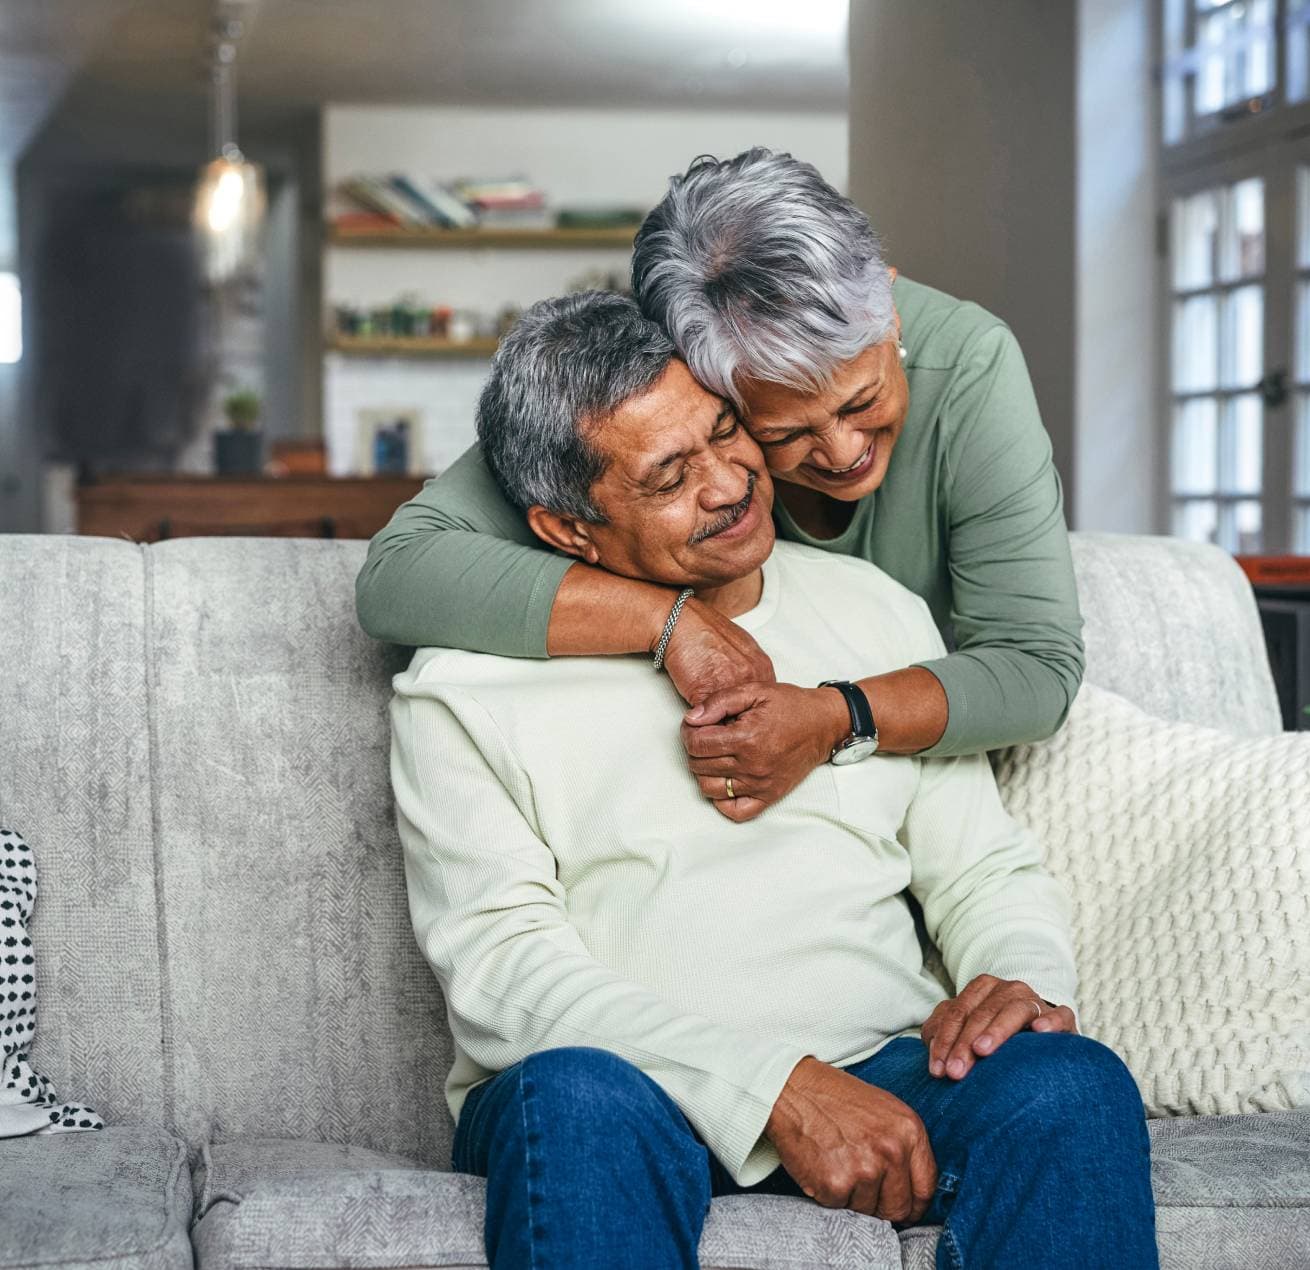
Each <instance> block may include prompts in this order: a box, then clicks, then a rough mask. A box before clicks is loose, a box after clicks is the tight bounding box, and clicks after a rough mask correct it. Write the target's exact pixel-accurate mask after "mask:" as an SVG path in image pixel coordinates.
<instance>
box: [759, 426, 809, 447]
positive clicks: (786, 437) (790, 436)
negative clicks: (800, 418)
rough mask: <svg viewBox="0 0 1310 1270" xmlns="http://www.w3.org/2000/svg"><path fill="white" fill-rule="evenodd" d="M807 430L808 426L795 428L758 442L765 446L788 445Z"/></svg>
mask: <svg viewBox="0 0 1310 1270" xmlns="http://www.w3.org/2000/svg"><path fill="white" fill-rule="evenodd" d="M808 431H809V429H808V428H796V429H795V430H794V431H792V432H784V433H783V434H782V435H781V436H777V437H770V438H769V439H768V440H767V441H760V442H759V444H760V445H765V446H775V445H789V444H790V443H791V442H793V441H795V440H796V438H797V437H803V436H804V435H805V434H806V432H808Z"/></svg>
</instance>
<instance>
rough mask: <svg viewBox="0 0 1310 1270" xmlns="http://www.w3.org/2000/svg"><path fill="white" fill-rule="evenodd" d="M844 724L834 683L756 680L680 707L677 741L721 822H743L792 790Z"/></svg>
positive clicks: (847, 726)
mask: <svg viewBox="0 0 1310 1270" xmlns="http://www.w3.org/2000/svg"><path fill="white" fill-rule="evenodd" d="M850 730H851V718H850V712H849V711H848V710H847V708H846V702H845V700H844V698H843V697H842V695H841V693H839V692H837V691H836V690H835V689H833V688H798V687H797V686H796V685H795V684H780V683H758V682H757V683H747V684H741V685H739V686H737V687H735V688H727V689H724V690H723V691H721V692H716V693H713V694H712V695H711V696H709V697H707V698H706V699H705V701H703V702H702V703H701V705H700V706H699V707H696V708H693V709H692V710H690V711H688V713H687V714H685V715H684V716H683V724H682V744H683V748H684V749H686V751H687V756H688V758H689V759H690V767H691V770H692V774H693V775H694V776H695V777H696V782H697V784H699V785H700V789H701V793H702V794H704V795H705V797H706V798H708V799H710V800H711V801H712V802H713V803H714V807H715V810H716V811H719V812H721V813H722V814H723V815H725V816H726V817H727V818H728V819H729V820H735V821H743V820H752V819H754V818H755V817H756V816H758V815H759V814H760V812H762V811H763V810H764V809H765V808H766V807H768V806H769V805H770V804H771V803H776V802H777V801H778V799H780V798H782V797H783V795H785V794H788V793H790V792H791V791H792V790H793V789H795V788H796V786H797V785H799V784H800V783H801V781H803V780H804V779H805V778H806V777H807V776H808V775H809V774H810V773H811V772H812V771H813V770H814V769H815V768H816V767H818V765H819V764H820V763H823V762H826V761H827V758H828V756H829V755H830V754H831V753H832V747H833V746H834V745H836V744H837V742H838V741H839V740H840V739H841V738H842V737H844V736H847V735H849V733H850ZM729 781H731V782H732V786H731V794H730V793H729V786H728V782H729Z"/></svg>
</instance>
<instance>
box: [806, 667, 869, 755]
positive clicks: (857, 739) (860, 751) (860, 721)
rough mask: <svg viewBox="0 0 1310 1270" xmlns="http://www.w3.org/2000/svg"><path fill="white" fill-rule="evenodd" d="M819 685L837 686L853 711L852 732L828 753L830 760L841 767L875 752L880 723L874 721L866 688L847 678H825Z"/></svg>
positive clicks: (824, 686) (825, 686) (847, 706)
mask: <svg viewBox="0 0 1310 1270" xmlns="http://www.w3.org/2000/svg"><path fill="white" fill-rule="evenodd" d="M819 687H820V688H836V689H837V691H838V692H840V693H841V695H842V696H843V697H845V698H846V708H847V709H848V710H849V711H850V712H851V734H850V736H848V737H847V738H846V739H845V740H844V741H839V742H838V743H837V748H836V749H834V750H833V752H832V753H831V754H829V755H828V762H829V763H835V764H836V765H837V766H838V767H840V766H843V765H844V764H846V763H858V762H859V761H860V760H861V759H862V758H868V757H869V755H870V754H873V753H875V752H876V751H877V749H878V725H877V724H876V723H874V721H873V711H872V710H870V709H869V698H868V697H866V696H865V695H864V690H863V689H862V688H860V687H858V686H857V685H856V684H853V683H851V682H850V681H849V680H847V679H825V680H824V681H823V682H822V683H821V684H820V685H819Z"/></svg>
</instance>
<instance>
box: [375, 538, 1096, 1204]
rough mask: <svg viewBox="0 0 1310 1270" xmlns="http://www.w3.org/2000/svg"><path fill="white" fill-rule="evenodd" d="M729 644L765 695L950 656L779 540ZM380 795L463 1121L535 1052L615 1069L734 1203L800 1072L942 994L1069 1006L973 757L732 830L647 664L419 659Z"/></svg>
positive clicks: (876, 779)
mask: <svg viewBox="0 0 1310 1270" xmlns="http://www.w3.org/2000/svg"><path fill="white" fill-rule="evenodd" d="M736 621H737V622H738V623H739V624H740V625H741V626H743V627H745V628H746V629H747V630H749V631H750V632H751V633H752V634H753V635H754V637H755V638H756V639H757V640H758V641H759V643H760V645H761V647H763V648H764V650H765V651H766V652H767V653H768V654H769V655H770V656H771V657H772V658H773V662H774V666H775V669H776V671H777V675H778V678H779V679H780V680H787V681H790V682H793V683H799V684H815V683H818V682H819V680H821V679H835V678H850V679H855V678H859V677H862V676H866V675H871V674H877V673H880V672H882V671H886V670H892V669H895V668H897V667H902V666H906V665H909V664H911V663H913V662H916V661H921V660H927V659H931V658H933V657H937V656H940V655H941V654H942V651H943V645H942V641H941V638H940V636H939V634H938V632H937V630H936V628H935V626H934V625H933V622H932V618H931V616H930V615H929V612H928V609H927V606H926V605H925V604H924V603H923V602H922V601H921V600H920V599H919V598H918V597H917V596H915V595H913V594H911V593H910V592H909V591H907V590H906V589H905V588H903V587H901V586H900V585H899V584H898V583H896V582H894V581H893V580H892V579H891V578H889V577H888V576H887V575H886V574H884V573H882V572H881V571H880V570H878V569H877V568H875V567H874V566H873V565H870V564H868V563H866V562H864V561H861V560H855V559H851V558H849V557H845V556H837V555H831V554H828V553H826V552H821V551H817V550H814V549H812V548H809V547H802V546H797V545H793V544H787V543H779V544H778V545H777V547H776V548H775V550H774V552H773V555H772V556H771V557H770V558H769V560H768V561H767V562H766V563H765V566H764V585H763V591H762V595H761V598H760V602H759V604H758V605H757V606H756V607H755V608H753V609H752V610H750V611H749V612H748V613H745V614H743V615H742V616H740V617H738V618H737V619H736ZM394 687H395V696H394V697H393V700H392V726H393V745H392V763H391V768H392V782H393V785H394V788H395V794H396V803H397V809H398V821H399V827H400V834H401V839H402V842H403V844H404V848H405V867H406V877H407V881H408V886H409V902H410V913H411V917H412V919H413V923H414V930H415V933H416V935H417V937H418V941H419V944H420V946H421V947H422V949H423V952H424V954H425V956H426V957H427V959H428V961H429V963H430V964H431V966H432V968H433V970H434V971H435V973H436V975H437V978H438V979H439V981H440V983H441V987H442V989H443V991H444V993H445V996H446V1002H447V1008H448V1012H449V1020H450V1025H451V1029H452V1032H453V1034H454V1040H455V1063H454V1066H453V1068H452V1069H451V1072H450V1075H449V1077H448V1079H447V1082H446V1097H447V1101H448V1103H449V1106H450V1110H451V1114H452V1115H454V1116H455V1117H456V1118H458V1116H459V1111H460V1107H461V1106H462V1105H463V1101H464V1096H465V1094H466V1093H467V1092H468V1090H469V1088H470V1087H471V1086H473V1085H475V1084H477V1083H478V1082H479V1081H481V1080H484V1079H486V1078H487V1077H488V1076H490V1075H492V1074H494V1073H495V1072H497V1071H500V1070H502V1069H504V1068H505V1067H508V1066H510V1065H511V1064H513V1063H515V1062H517V1061H518V1060H519V1059H522V1058H524V1057H526V1056H527V1055H529V1054H532V1053H534V1052H536V1051H538V1050H543V1049H550V1048H554V1047H557V1046H565V1045H591V1046H598V1047H600V1048H603V1049H607V1050H610V1051H612V1052H613V1053H616V1054H618V1055H620V1056H621V1057H623V1058H625V1059H627V1060H628V1061H630V1062H632V1063H634V1064H636V1065H637V1066H638V1067H640V1068H641V1069H642V1070H643V1071H644V1072H646V1073H647V1074H648V1075H649V1076H650V1077H651V1078H652V1079H653V1080H655V1081H656V1082H658V1083H659V1085H660V1086H661V1087H662V1088H663V1089H664V1090H665V1091H666V1092H667V1093H668V1094H669V1095H670V1097H671V1098H673V1100H674V1101H675V1102H676V1103H677V1105H678V1106H679V1107H680V1108H681V1109H682V1111H683V1112H684V1114H685V1115H686V1116H687V1118H688V1120H689V1121H690V1122H691V1123H692V1124H693V1125H694V1126H695V1128H696V1129H697V1131H698V1132H699V1133H700V1135H701V1136H702V1137H703V1138H704V1140H705V1141H706V1143H707V1144H708V1145H709V1147H710V1149H711V1150H713V1151H714V1153H715V1154H716V1155H717V1156H718V1158H719V1159H720V1160H721V1161H722V1162H723V1164H724V1165H725V1167H726V1168H727V1169H728V1170H729V1172H731V1174H732V1175H733V1176H734V1177H735V1178H736V1179H737V1181H738V1182H739V1183H740V1184H742V1185H746V1186H749V1185H752V1184H753V1183H755V1182H758V1181H760V1180H762V1179H763V1178H764V1177H766V1176H767V1175H768V1174H769V1173H771V1172H772V1171H773V1170H774V1169H775V1168H776V1167H777V1165H778V1163H779V1160H778V1156H777V1153H776V1152H775V1151H774V1149H773V1147H772V1144H771V1143H770V1142H769V1141H768V1139H767V1138H765V1137H763V1136H762V1131H763V1128H764V1125H765V1123H766V1122H767V1120H768V1118H769V1114H770V1112H771V1110H772V1108H773V1104H774V1101H775V1100H776V1098H777V1096H778V1094H779V1093H780V1092H781V1090H782V1088H783V1086H784V1085H785V1084H786V1082H787V1078H788V1076H789V1075H790V1074H791V1071H792V1068H793V1067H794V1066H795V1065H796V1063H797V1062H799V1061H800V1059H801V1058H803V1057H804V1056H805V1055H807V1054H812V1055H814V1056H815V1057H816V1058H819V1059H821V1060H822V1061H824V1062H829V1063H833V1064H835V1065H839V1066H845V1065H848V1064H850V1063H853V1062H855V1061H856V1060H858V1059H861V1058H865V1057H867V1056H868V1055H870V1054H872V1053H874V1052H875V1051H876V1050H878V1049H880V1048H881V1047H882V1046H883V1045H884V1044H886V1043H887V1042H888V1041H889V1040H891V1039H892V1038H894V1037H896V1036H898V1035H902V1034H905V1033H913V1032H915V1031H916V1030H917V1028H918V1025H919V1024H921V1023H922V1022H923V1020H924V1019H925V1018H926V1017H927V1015H928V1014H929V1013H930V1012H931V1010H932V1008H933V1007H934V1006H935V1005H936V1004H937V1003H938V1002H939V1001H940V1000H942V999H943V996H944V995H945V994H944V992H943V989H942V987H941V985H940V984H939V983H938V982H937V980H936V979H935V978H934V977H933V976H932V975H931V974H930V973H928V971H927V970H926V969H925V968H924V966H923V960H922V956H921V951H920V947H919V943H918V940H917V937H916V934H915V930H914V923H913V919H912V916H911V913H910V910H909V908H908V906H907V904H906V902H905V899H904V897H903V896H902V894H901V893H902V891H904V890H905V889H906V888H907V887H908V888H909V890H910V891H911V892H912V893H913V894H914V896H915V897H916V899H918V901H919V902H920V904H922V906H923V910H924V917H925V921H926V924H927V928H928V931H929V933H930V935H931V936H932V937H933V940H934V942H935V943H936V945H937V946H938V948H939V949H940V950H941V953H942V957H943V960H944V962H945V965H946V968H947V970H948V971H949V972H950V974H951V977H952V979H953V980H954V982H955V983H956V984H957V985H958V986H961V987H962V986H963V985H964V984H966V983H967V982H968V981H969V980H971V979H972V978H973V977H974V976H975V975H978V974H982V973H990V974H995V975H999V976H1002V977H1004V978H1017V979H1023V980H1025V981H1026V982H1027V983H1029V984H1031V985H1032V987H1033V988H1034V989H1036V991H1037V993H1038V994H1039V995H1040V996H1042V997H1045V998H1046V999H1047V1000H1049V1001H1053V1002H1057V1003H1064V1004H1070V1005H1072V1004H1073V993H1074V988H1075V977H1074V963H1073V952H1072V946H1071V940H1070V933H1069V911H1068V901H1067V898H1066V895H1065V893H1064V892H1063V891H1062V890H1061V888H1060V887H1059V886H1058V884H1057V883H1056V882H1055V881H1054V880H1053V879H1052V878H1050V877H1049V876H1048V875H1047V874H1046V873H1045V872H1044V871H1043V869H1042V867H1041V863H1040V860H1041V857H1040V852H1039V849H1038V845H1037V843H1036V841H1035V839H1034V838H1033V837H1032V835H1031V834H1030V833H1029V832H1028V831H1026V830H1024V829H1022V828H1021V827H1020V826H1019V825H1018V824H1017V823H1016V822H1015V821H1014V820H1012V819H1011V818H1010V817H1009V816H1008V815H1007V814H1006V812H1005V811H1004V809H1003V808H1002V806H1001V802H1000V799H999V796H998V794H997V790H996V785H995V783H994V781H993V778H992V773H991V769H990V767H989V766H988V763H987V759H986V757H985V756H982V755H977V756H971V757H965V758H952V759H913V758H894V757H884V756H875V757H873V758H871V759H867V760H865V761H864V762H862V763H857V764H853V765H850V766H847V767H843V768H836V767H833V766H831V765H829V764H824V765H823V766H821V767H819V768H818V769H817V770H815V771H814V772H813V773H811V775H810V776H809V777H807V778H806V779H805V780H804V781H803V782H802V783H801V784H800V785H799V786H798V787H797V788H796V789H795V790H794V791H793V792H792V793H791V794H789V795H788V796H787V797H786V798H785V799H783V800H782V801H781V802H779V803H778V804H776V805H775V806H774V807H771V808H770V809H768V810H767V811H766V812H765V813H764V814H763V815H761V816H760V817H758V818H757V819H755V820H753V821H751V822H749V823H747V824H742V825H736V824H733V823H731V822H730V821H728V820H725V819H724V818H723V817H722V816H720V815H719V814H718V813H717V812H716V811H714V809H713V808H712V807H711V806H710V804H709V803H708V802H707V801H706V800H705V799H704V798H703V797H702V796H701V794H700V792H699V790H698V788H697V786H696V783H695V781H694V779H693V778H692V777H691V775H690V774H689V772H688V771H687V765H686V759H685V757H684V754H683V750H682V746H681V744H680V742H679V739H678V724H679V721H680V718H681V715H682V712H683V710H684V709H685V707H684V705H683V703H682V701H681V699H680V698H679V697H678V694H677V692H676V691H675V689H674V687H673V685H672V683H670V681H669V680H668V678H667V676H665V675H660V674H655V673H653V672H652V671H651V668H650V662H649V659H648V658H645V657H603V658H602V657H596V658H590V657H588V658H581V657H561V658H557V659H554V660H549V661H543V660H528V659H520V660H514V659H507V658H500V657H493V656H489V655H486V654H481V653H468V652H461V651H455V650H450V649H433V648H425V649H419V650H418V651H417V652H416V653H415V655H414V659H413V661H412V662H411V664H410V667H409V669H408V670H407V671H405V672H404V673H403V674H400V675H397V676H396V678H395V680H394Z"/></svg>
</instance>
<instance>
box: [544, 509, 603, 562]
mask: <svg viewBox="0 0 1310 1270" xmlns="http://www.w3.org/2000/svg"><path fill="white" fill-rule="evenodd" d="M528 528H529V529H531V530H532V532H533V533H534V534H536V535H537V537H538V538H540V539H541V541H542V542H544V543H546V544H547V546H551V547H554V548H555V549H556V550H558V551H563V552H566V553H567V554H568V555H570V556H577V557H578V559H580V560H585V561H586V562H587V563H588V564H597V563H599V561H600V552H599V551H597V550H596V544H595V543H594V542H593V541H592V540H591V534H590V533H589V532H588V529H589V527H588V525H587V522H586V521H585V520H578V519H577V518H576V517H574V516H561V515H560V514H559V513H558V512H550V511H547V510H546V509H545V508H544V507H529V508H528Z"/></svg>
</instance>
